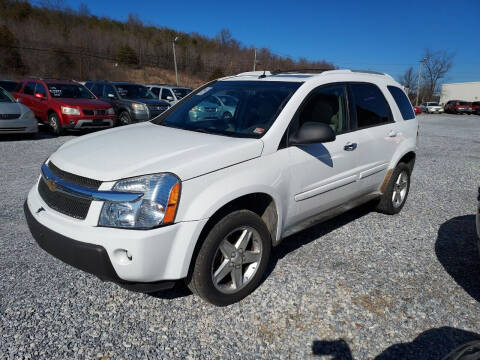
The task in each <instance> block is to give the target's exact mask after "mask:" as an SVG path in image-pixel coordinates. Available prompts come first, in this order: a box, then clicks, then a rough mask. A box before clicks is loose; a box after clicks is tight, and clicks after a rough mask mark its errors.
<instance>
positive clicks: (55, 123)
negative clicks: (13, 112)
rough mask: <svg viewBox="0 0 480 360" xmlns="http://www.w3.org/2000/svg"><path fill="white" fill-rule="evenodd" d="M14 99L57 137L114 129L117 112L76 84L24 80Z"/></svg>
mask: <svg viewBox="0 0 480 360" xmlns="http://www.w3.org/2000/svg"><path fill="white" fill-rule="evenodd" d="M17 89H18V90H17V91H15V92H14V93H13V96H14V97H15V98H16V99H18V101H19V102H21V103H22V104H24V105H26V106H28V107H29V108H30V109H31V110H32V111H33V112H34V114H35V116H36V117H37V118H38V119H39V120H40V121H41V122H43V123H45V124H49V125H50V126H51V127H52V129H53V132H54V133H55V135H61V134H62V133H63V132H64V130H66V129H92V128H107V127H112V126H113V125H114V121H115V112H114V110H113V108H112V107H111V105H110V104H108V103H106V102H103V101H101V100H98V99H97V98H96V97H95V95H93V94H92V93H91V92H90V91H89V90H88V89H87V88H86V87H85V86H83V85H81V84H79V83H76V82H74V81H66V80H43V79H25V80H23V81H22V83H21V84H20V85H19V86H18V87H17Z"/></svg>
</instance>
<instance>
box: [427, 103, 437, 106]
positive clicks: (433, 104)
mask: <svg viewBox="0 0 480 360" xmlns="http://www.w3.org/2000/svg"><path fill="white" fill-rule="evenodd" d="M428 106H439V105H438V103H436V102H431V103H428Z"/></svg>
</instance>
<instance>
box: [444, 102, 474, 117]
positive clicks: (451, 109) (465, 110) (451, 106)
mask: <svg viewBox="0 0 480 360" xmlns="http://www.w3.org/2000/svg"><path fill="white" fill-rule="evenodd" d="M445 112H446V113H448V114H468V115H470V114H471V113H472V105H471V104H470V103H469V102H467V101H461V100H450V101H448V102H447V103H446V104H445Z"/></svg>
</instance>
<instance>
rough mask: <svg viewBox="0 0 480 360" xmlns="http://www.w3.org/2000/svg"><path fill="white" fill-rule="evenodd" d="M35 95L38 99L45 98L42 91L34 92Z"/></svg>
mask: <svg viewBox="0 0 480 360" xmlns="http://www.w3.org/2000/svg"><path fill="white" fill-rule="evenodd" d="M35 97H36V98H37V99H40V100H43V99H45V96H43V94H42V93H35Z"/></svg>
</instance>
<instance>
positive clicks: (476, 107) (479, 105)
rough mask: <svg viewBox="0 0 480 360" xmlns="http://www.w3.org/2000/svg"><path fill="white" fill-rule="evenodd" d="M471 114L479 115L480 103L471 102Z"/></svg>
mask: <svg viewBox="0 0 480 360" xmlns="http://www.w3.org/2000/svg"><path fill="white" fill-rule="evenodd" d="M472 112H473V113H474V114H477V115H480V101H474V102H472Z"/></svg>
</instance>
